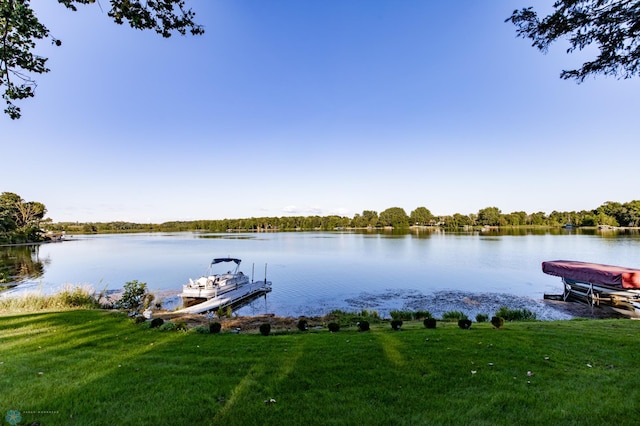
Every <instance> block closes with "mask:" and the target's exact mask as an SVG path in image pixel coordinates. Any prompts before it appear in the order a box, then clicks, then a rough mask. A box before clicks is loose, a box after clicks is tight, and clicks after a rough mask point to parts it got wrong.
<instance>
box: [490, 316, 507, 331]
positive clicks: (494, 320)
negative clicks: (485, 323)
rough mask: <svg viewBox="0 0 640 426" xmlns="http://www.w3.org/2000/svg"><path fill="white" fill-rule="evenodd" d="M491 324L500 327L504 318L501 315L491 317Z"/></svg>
mask: <svg viewBox="0 0 640 426" xmlns="http://www.w3.org/2000/svg"><path fill="white" fill-rule="evenodd" d="M491 325H493V326H494V327H495V328H500V327H502V326H503V325H504V318H502V317H491Z"/></svg>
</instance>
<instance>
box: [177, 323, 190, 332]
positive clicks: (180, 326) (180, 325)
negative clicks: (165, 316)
mask: <svg viewBox="0 0 640 426" xmlns="http://www.w3.org/2000/svg"><path fill="white" fill-rule="evenodd" d="M176 330H177V331H189V326H188V325H187V323H186V322H184V321H178V322H176Z"/></svg>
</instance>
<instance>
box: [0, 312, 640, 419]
mask: <svg viewBox="0 0 640 426" xmlns="http://www.w3.org/2000/svg"><path fill="white" fill-rule="evenodd" d="M639 330H640V322H637V321H631V320H588V321H586V320H581V321H578V320H574V321H557V322H521V323H507V324H505V326H504V328H502V329H499V330H496V329H494V328H493V327H492V326H491V325H490V324H484V323H483V324H477V323H474V324H473V326H472V327H471V329H470V330H461V329H459V328H458V327H457V325H456V324H454V323H438V327H437V328H436V329H425V328H424V327H423V326H422V322H420V321H415V322H408V323H407V322H405V325H404V326H403V330H402V331H393V330H391V327H390V326H389V324H388V323H385V324H382V325H375V326H372V330H371V331H369V332H362V333H360V332H358V331H357V329H356V328H355V327H353V328H348V329H344V328H343V329H342V330H341V331H340V332H338V333H330V332H328V331H327V330H326V329H324V330H310V331H307V332H298V331H295V332H284V331H283V332H281V333H280V332H279V331H278V330H273V329H272V335H269V336H262V335H260V334H258V333H250V334H249V333H241V334H229V333H222V334H199V333H195V332H193V331H190V332H183V331H158V330H157V329H149V328H147V327H144V326H142V325H137V324H134V323H133V321H131V320H129V319H127V318H126V316H123V315H121V314H117V313H112V312H104V311H97V310H96V311H91V310H77V311H66V312H60V313H36V314H20V315H4V316H0V414H1V415H2V418H1V419H2V421H4V424H10V423H9V422H8V421H7V419H5V416H6V414H7V413H8V412H9V411H10V410H17V411H19V412H20V417H21V418H22V420H21V423H20V424H31V422H33V421H36V420H37V421H39V422H40V424H41V425H69V424H78V425H115V424H118V425H182V424H185V425H186V424H189V425H192V424H198V425H209V424H212V425H331V424H335V425H344V424H346V425H513V424H517V425H571V424H575V425H602V424H616V425H625V424H629V425H631V424H638V422H639V421H640V420H639V418H638V417H639V416H640V390H639V386H638V381H639V380H640V379H639V377H640V374H639V373H640V364H639V362H640V356H639V351H640V342H639V340H638V331H639ZM274 332H275V333H274ZM528 372H530V373H529V374H528ZM271 399H273V400H274V401H275V402H265V401H269V400H271Z"/></svg>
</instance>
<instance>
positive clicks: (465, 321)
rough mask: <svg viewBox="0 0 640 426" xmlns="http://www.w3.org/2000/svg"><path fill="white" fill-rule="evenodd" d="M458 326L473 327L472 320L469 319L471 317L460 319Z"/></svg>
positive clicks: (463, 327)
mask: <svg viewBox="0 0 640 426" xmlns="http://www.w3.org/2000/svg"><path fill="white" fill-rule="evenodd" d="M458 327H460V328H461V329H463V330H468V329H470V328H471V320H469V319H461V320H458Z"/></svg>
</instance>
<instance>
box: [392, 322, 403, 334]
mask: <svg viewBox="0 0 640 426" xmlns="http://www.w3.org/2000/svg"><path fill="white" fill-rule="evenodd" d="M401 327H402V320H392V321H391V328H393V329H394V330H396V331H398V330H400V328H401Z"/></svg>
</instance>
